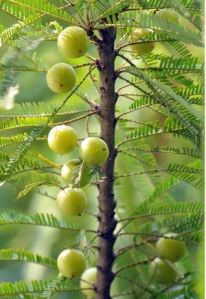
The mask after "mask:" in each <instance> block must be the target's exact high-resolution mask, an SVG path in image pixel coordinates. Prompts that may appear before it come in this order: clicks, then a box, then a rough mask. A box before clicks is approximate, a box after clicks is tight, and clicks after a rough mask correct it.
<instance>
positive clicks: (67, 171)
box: [61, 159, 80, 184]
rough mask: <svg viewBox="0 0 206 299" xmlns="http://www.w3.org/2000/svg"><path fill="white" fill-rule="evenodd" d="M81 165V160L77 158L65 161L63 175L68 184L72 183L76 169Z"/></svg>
mask: <svg viewBox="0 0 206 299" xmlns="http://www.w3.org/2000/svg"><path fill="white" fill-rule="evenodd" d="M79 165H80V161H79V160H77V159H73V160H69V161H68V162H66V163H64V165H63V166H62V170H61V176H62V178H63V180H64V181H65V183H66V184H71V183H72V179H73V176H74V171H75V169H76V168H77V167H78V166H79Z"/></svg>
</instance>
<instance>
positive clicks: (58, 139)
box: [48, 125, 109, 298]
mask: <svg viewBox="0 0 206 299" xmlns="http://www.w3.org/2000/svg"><path fill="white" fill-rule="evenodd" d="M77 144H78V137H77V133H76V131H75V130H74V129H73V128H72V127H70V126H66V125H60V126H56V127H54V128H52V129H51V131H50V132H49V135H48V145H49V147H50V149H51V150H52V151H54V152H55V153H58V154H61V155H62V154H68V153H70V152H72V151H73V150H74V149H75V147H76V146H77ZM79 154H80V160H78V159H76V160H69V161H68V162H66V163H65V164H63V166H62V169H61V176H62V178H63V180H64V181H65V183H66V184H67V185H68V187H67V188H65V189H63V190H61V191H60V192H59V193H58V194H57V204H58V206H59V208H60V210H61V211H62V213H64V214H66V215H72V216H78V215H81V214H82V213H83V212H84V211H85V210H86V207H87V198H86V194H85V192H84V191H83V190H82V189H81V187H83V186H85V185H87V184H88V183H89V176H88V171H89V168H92V167H100V166H101V165H103V164H104V163H105V161H106V160H107V158H108V156H109V149H108V146H107V144H106V142H105V141H104V140H103V139H101V138H98V137H87V138H85V139H84V140H83V141H82V142H81V144H80V151H79ZM79 165H80V168H79V169H80V170H79V174H78V178H77V181H75V182H74V181H73V177H74V170H75V169H77V167H78V166H79ZM77 184H78V188H76V187H74V185H77ZM57 267H58V270H59V272H60V273H61V275H63V276H64V277H67V278H72V277H79V276H81V280H80V281H81V282H80V287H81V289H82V292H83V293H84V294H85V295H86V296H87V297H88V298H93V297H94V295H95V291H94V285H95V282H96V276H97V269H96V268H95V267H91V268H88V269H86V258H85V256H84V254H83V253H82V252H81V251H79V250H74V249H66V250H64V251H62V252H61V253H60V254H59V256H58V258H57ZM85 269H86V270H85Z"/></svg>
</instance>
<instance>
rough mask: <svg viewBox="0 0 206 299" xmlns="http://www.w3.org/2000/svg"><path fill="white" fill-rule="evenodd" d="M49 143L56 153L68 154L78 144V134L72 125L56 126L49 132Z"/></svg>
mask: <svg viewBox="0 0 206 299" xmlns="http://www.w3.org/2000/svg"><path fill="white" fill-rule="evenodd" d="M48 145H49V147H50V149H51V150H52V151H54V152H55V153H58V154H67V153H69V152H71V151H73V150H74V148H75V146H76V145H77V134H76V132H75V130H74V129H73V128H72V127H69V126H65V125H60V126H56V127H54V128H52V129H51V131H50V132H49V135H48Z"/></svg>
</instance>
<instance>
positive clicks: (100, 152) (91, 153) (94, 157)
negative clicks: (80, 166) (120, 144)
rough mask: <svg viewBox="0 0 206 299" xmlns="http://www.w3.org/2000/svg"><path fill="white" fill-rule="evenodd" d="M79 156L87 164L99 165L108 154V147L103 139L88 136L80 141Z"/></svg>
mask: <svg viewBox="0 0 206 299" xmlns="http://www.w3.org/2000/svg"><path fill="white" fill-rule="evenodd" d="M80 156H81V158H82V160H83V161H84V162H85V163H86V164H87V165H89V166H101V165H102V164H104V162H105V161H106V160H107V158H108V156H109V149H108V146H107V144H106V142H105V141H104V140H103V139H101V138H98V137H88V138H86V139H84V140H83V141H82V143H81V146H80Z"/></svg>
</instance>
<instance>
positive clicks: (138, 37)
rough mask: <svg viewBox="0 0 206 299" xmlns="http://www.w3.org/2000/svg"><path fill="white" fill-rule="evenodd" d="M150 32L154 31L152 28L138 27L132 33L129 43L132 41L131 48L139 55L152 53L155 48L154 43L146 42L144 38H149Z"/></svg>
mask: <svg viewBox="0 0 206 299" xmlns="http://www.w3.org/2000/svg"><path fill="white" fill-rule="evenodd" d="M150 32H152V31H151V29H146V28H136V29H135V30H134V31H133V32H132V33H131V35H130V38H129V43H131V45H130V49H131V51H132V52H134V53H135V54H138V55H145V54H150V53H151V52H152V50H153V49H154V43H153V42H145V43H144V40H145V39H147V36H148V34H149V33H150Z"/></svg>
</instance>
